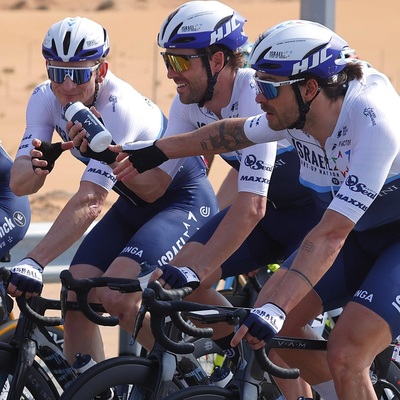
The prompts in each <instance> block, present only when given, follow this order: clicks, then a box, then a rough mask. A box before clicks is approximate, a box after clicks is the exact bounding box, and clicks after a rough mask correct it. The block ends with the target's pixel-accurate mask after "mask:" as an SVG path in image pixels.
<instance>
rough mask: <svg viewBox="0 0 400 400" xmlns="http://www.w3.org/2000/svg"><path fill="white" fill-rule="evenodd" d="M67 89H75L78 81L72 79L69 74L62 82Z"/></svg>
mask: <svg viewBox="0 0 400 400" xmlns="http://www.w3.org/2000/svg"><path fill="white" fill-rule="evenodd" d="M61 85H63V87H64V88H65V89H75V87H76V83H74V82H73V81H72V79H71V78H70V77H69V76H68V75H67V76H66V77H65V79H64V82H63V83H62V84H61Z"/></svg>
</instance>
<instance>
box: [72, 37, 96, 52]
mask: <svg viewBox="0 0 400 400" xmlns="http://www.w3.org/2000/svg"><path fill="white" fill-rule="evenodd" d="M84 44H85V39H82V40H81V41H80V42H79V44H78V47H77V48H76V50H75V55H77V54H80V53H81V51H82V50H83V45H84ZM94 53H95V52H88V53H87V54H94Z"/></svg>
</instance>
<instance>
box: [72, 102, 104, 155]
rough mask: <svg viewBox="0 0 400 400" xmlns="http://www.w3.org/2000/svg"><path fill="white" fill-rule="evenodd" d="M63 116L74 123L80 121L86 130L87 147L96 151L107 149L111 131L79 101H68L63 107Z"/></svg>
mask: <svg viewBox="0 0 400 400" xmlns="http://www.w3.org/2000/svg"><path fill="white" fill-rule="evenodd" d="M65 118H66V119H67V120H68V121H72V122H73V123H74V124H77V123H81V124H82V127H83V129H85V131H86V139H87V141H88V143H89V147H90V148H91V149H92V150H93V151H95V152H96V153H100V152H102V151H104V150H106V149H107V147H108V146H109V145H110V144H111V142H112V136H111V133H110V132H109V131H108V130H107V128H106V127H105V126H104V125H103V124H102V123H101V122H100V120H99V119H98V118H97V117H96V116H95V115H94V114H93V113H92V112H91V111H90V110H89V108H88V107H86V106H85V105H84V104H82V103H81V102H80V101H77V102H75V103H68V104H67V106H66V109H65Z"/></svg>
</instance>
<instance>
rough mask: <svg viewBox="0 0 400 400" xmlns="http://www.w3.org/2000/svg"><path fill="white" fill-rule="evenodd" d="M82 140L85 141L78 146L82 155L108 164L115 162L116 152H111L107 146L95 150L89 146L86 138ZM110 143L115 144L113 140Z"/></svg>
mask: <svg viewBox="0 0 400 400" xmlns="http://www.w3.org/2000/svg"><path fill="white" fill-rule="evenodd" d="M84 142H85V143H82V144H81V146H80V147H79V148H78V149H79V152H80V153H81V154H82V156H83V157H88V158H93V159H94V160H98V161H102V162H105V163H106V164H108V165H110V164H113V163H115V161H116V160H117V156H118V154H117V153H114V152H112V151H111V150H110V149H108V148H107V149H105V150H103V151H100V152H96V151H93V150H92V149H91V148H90V146H89V144H88V142H87V140H86V139H84ZM112 143H113V144H115V142H114V141H113V142H112Z"/></svg>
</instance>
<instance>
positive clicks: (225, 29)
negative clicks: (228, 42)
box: [210, 17, 240, 46]
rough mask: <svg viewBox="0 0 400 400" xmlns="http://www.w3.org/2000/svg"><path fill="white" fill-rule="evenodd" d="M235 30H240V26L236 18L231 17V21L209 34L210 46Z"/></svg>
mask: <svg viewBox="0 0 400 400" xmlns="http://www.w3.org/2000/svg"><path fill="white" fill-rule="evenodd" d="M237 28H240V24H239V23H238V22H237V21H236V18H235V17H233V18H232V19H231V20H229V21H228V22H226V23H225V24H224V25H222V26H220V27H219V28H218V29H217V30H216V31H215V32H213V33H212V34H211V39H210V46H211V45H212V44H214V43H215V42H217V41H218V40H221V39H223V38H224V37H226V36H228V35H229V34H230V33H232V32H233V31H234V30H235V29H237Z"/></svg>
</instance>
